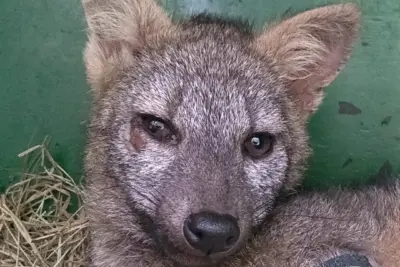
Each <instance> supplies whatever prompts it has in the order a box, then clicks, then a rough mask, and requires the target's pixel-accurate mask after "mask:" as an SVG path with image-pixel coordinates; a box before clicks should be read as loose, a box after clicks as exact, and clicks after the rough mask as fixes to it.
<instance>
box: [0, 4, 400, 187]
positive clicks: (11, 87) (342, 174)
mask: <svg viewBox="0 0 400 267" xmlns="http://www.w3.org/2000/svg"><path fill="white" fill-rule="evenodd" d="M338 2H339V1H330V3H338ZM326 3H328V2H326V1H316V0H315V1H312V0H279V1H275V0H219V1H217V0H165V1H164V4H165V7H166V9H167V10H169V11H170V12H173V13H174V14H175V16H178V17H179V16H181V15H183V14H188V13H193V12H200V11H205V10H208V11H211V12H215V13H219V14H223V15H230V16H239V17H243V18H247V19H249V20H251V21H253V22H254V23H255V25H256V26H258V27H260V26H261V25H262V24H263V22H265V21H266V20H268V19H270V18H274V17H276V16H277V15H279V14H283V13H285V12H287V11H291V12H294V11H296V10H302V9H305V8H311V7H314V6H319V5H321V4H326ZM359 3H360V5H361V7H362V11H363V14H364V18H363V20H364V26H363V34H362V38H361V40H360V42H359V44H358V46H357V47H356V49H355V53H354V56H353V58H352V60H351V61H350V63H349V64H348V65H347V68H346V69H345V70H344V72H342V74H341V75H340V76H339V77H338V79H337V80H336V81H335V82H334V83H333V84H332V85H331V86H330V87H329V88H328V91H327V92H328V94H327V97H326V100H325V102H324V103H323V105H322V106H321V108H320V110H319V112H318V113H317V114H316V115H315V116H314V117H313V119H312V121H311V123H310V126H309V128H310V132H311V144H312V146H313V148H314V151H315V152H314V156H313V157H312V159H311V160H310V169H309V172H308V175H307V180H306V185H307V186H308V187H310V186H311V187H319V188H321V187H327V186H330V185H333V184H339V183H341V184H352V183H362V182H365V181H367V180H368V179H369V178H370V177H371V176H373V175H375V174H376V173H381V174H384V173H390V172H398V171H399V169H400V168H399V167H400V153H399V152H400V104H399V103H400V88H399V84H400V75H399V73H400V1H399V0H386V1H381V0H362V1H361V0H360V1H359ZM84 28H85V23H84V19H83V13H82V9H81V6H80V2H79V0H69V1H61V0H37V1H26V0H2V1H0V177H1V178H0V190H1V189H4V188H5V187H6V186H7V185H8V184H9V183H10V182H11V181H12V178H13V176H14V174H15V173H16V172H18V171H20V169H21V160H19V159H18V158H17V157H16V155H17V154H18V153H19V152H21V151H23V150H24V149H26V148H28V147H29V146H30V145H32V144H36V143H38V142H40V141H42V140H43V138H44V136H45V135H50V136H52V140H53V142H52V144H53V146H52V151H53V153H54V155H55V156H56V159H57V160H58V161H59V162H60V163H61V164H62V165H63V166H64V167H65V168H66V169H67V171H69V172H70V173H71V174H72V175H73V176H75V177H79V176H80V175H81V159H82V151H83V145H84V137H85V136H84V134H85V121H86V119H87V116H88V109H89V100H90V96H89V93H88V87H87V85H86V82H85V76H84V68H83V64H82V56H81V55H82V48H83V45H84V41H85V34H84ZM340 110H341V111H342V112H339V111H340Z"/></svg>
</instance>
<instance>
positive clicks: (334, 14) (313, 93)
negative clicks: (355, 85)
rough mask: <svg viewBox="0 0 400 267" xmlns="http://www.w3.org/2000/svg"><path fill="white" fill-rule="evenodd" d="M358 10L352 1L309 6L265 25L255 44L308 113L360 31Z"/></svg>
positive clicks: (338, 68)
mask: <svg viewBox="0 0 400 267" xmlns="http://www.w3.org/2000/svg"><path fill="white" fill-rule="evenodd" d="M359 24H360V11H359V9H358V8H357V7H356V6H355V5H353V4H341V5H331V6H325V7H321V8H316V9H312V10H310V11H306V12H303V13H300V14H298V15H296V16H294V17H291V18H289V19H286V20H284V21H282V22H280V23H278V24H275V25H272V26H270V27H269V28H268V29H266V30H265V31H264V32H263V33H262V34H260V36H258V38H257V39H256V40H255V42H254V48H255V49H256V50H257V51H258V52H259V53H260V54H261V55H263V56H265V57H266V58H267V59H268V60H270V61H272V65H273V67H274V68H275V70H276V72H277V73H278V74H279V76H280V79H281V80H282V82H283V83H284V84H285V85H286V87H287V88H288V89H289V91H290V95H291V96H292V97H293V99H294V100H295V101H296V102H297V103H298V104H299V105H298V106H299V108H300V109H301V111H302V112H304V113H306V114H308V113H311V112H313V111H315V110H316V108H317V107H318V105H319V104H320V102H321V100H322V97H323V91H322V90H321V89H322V88H325V87H327V86H328V85H329V84H330V83H331V82H332V81H333V80H334V79H335V78H336V76H337V75H338V73H339V72H340V70H341V69H342V68H343V66H344V65H345V63H346V62H347V60H348V58H349V56H350V53H351V50H352V47H353V44H354V42H355V40H356V39H357V37H358V34H359Z"/></svg>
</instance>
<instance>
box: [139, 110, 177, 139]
mask: <svg viewBox="0 0 400 267" xmlns="http://www.w3.org/2000/svg"><path fill="white" fill-rule="evenodd" d="M141 117H142V125H143V128H144V130H145V131H146V132H147V133H149V134H150V135H151V136H152V137H153V138H154V139H156V140H157V141H160V142H164V141H174V142H175V141H176V139H177V138H176V134H174V131H173V129H172V127H171V126H170V123H169V122H166V121H164V120H163V119H160V118H158V117H155V116H153V115H142V116H141Z"/></svg>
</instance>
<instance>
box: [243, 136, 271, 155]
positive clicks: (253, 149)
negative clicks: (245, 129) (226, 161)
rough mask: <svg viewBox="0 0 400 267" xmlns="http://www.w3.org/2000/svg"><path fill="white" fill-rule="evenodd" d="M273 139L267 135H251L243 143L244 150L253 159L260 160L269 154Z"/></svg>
mask: <svg viewBox="0 0 400 267" xmlns="http://www.w3.org/2000/svg"><path fill="white" fill-rule="evenodd" d="M273 141H274V138H273V136H272V135H271V134H269V133H263V132H261V133H253V134H252V135H250V136H249V137H247V139H246V141H245V142H244V150H245V151H246V152H247V154H248V155H249V156H250V157H252V158H254V159H259V158H262V157H264V156H266V155H268V154H269V152H271V150H272V147H273Z"/></svg>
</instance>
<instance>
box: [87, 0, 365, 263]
mask: <svg viewBox="0 0 400 267" xmlns="http://www.w3.org/2000/svg"><path fill="white" fill-rule="evenodd" d="M83 5H84V9H85V14H86V18H87V22H88V42H87V46H86V50H85V54H84V57H85V64H86V70H87V75H88V80H89V83H90V85H91V88H92V91H93V97H94V102H93V116H92V120H91V125H90V128H89V140H88V147H87V155H86V162H85V166H86V175H87V181H88V185H87V199H88V201H87V202H88V212H89V216H90V218H91V221H92V226H91V227H92V230H93V233H96V231H97V227H99V228H102V232H101V233H100V232H99V233H98V234H97V235H96V234H93V236H92V246H93V247H94V248H93V249H94V250H95V247H96V246H98V247H100V246H103V245H104V244H107V242H109V244H110V245H108V246H106V245H104V246H105V247H108V248H107V249H109V250H112V249H113V247H114V246H118V245H115V244H124V248H123V249H122V250H121V249H120V250H118V252H115V253H120V254H121V255H125V256H126V257H128V256H129V255H135V254H137V253H138V244H140V247H141V248H143V249H147V250H154V251H161V253H162V254H163V255H164V256H165V257H166V258H168V259H171V260H172V261H173V262H175V264H182V265H185V266H200V265H209V264H212V263H215V262H218V261H220V260H222V259H224V258H226V257H227V256H229V255H231V254H232V253H234V252H235V251H237V250H239V249H240V248H241V247H242V245H243V244H245V243H246V241H247V240H248V238H249V236H250V234H251V233H252V230H253V229H255V228H256V227H257V226H259V224H260V223H262V221H263V220H264V219H265V217H266V216H267V215H268V213H269V211H270V209H271V208H272V205H273V203H274V200H275V198H276V197H277V195H278V194H279V193H280V192H282V190H290V189H293V188H294V187H295V186H296V185H297V184H298V183H299V181H300V180H301V177H302V173H303V171H304V169H305V164H306V160H307V158H308V156H309V154H310V149H309V147H308V144H307V139H308V137H307V131H306V127H307V121H308V119H309V117H310V115H311V114H312V113H313V112H314V111H315V110H316V109H317V107H318V105H319V104H320V102H321V100H322V98H323V94H324V93H323V89H324V88H325V87H327V86H328V85H329V84H330V83H331V82H332V81H333V80H334V79H335V78H336V76H337V74H338V73H339V71H340V70H341V68H342V67H343V66H344V64H345V63H346V61H347V59H348V57H349V55H350V52H351V48H352V46H353V43H354V41H355V40H356V37H357V35H358V24H359V11H358V9H357V8H356V7H355V6H354V5H352V4H343V5H334V6H326V7H321V8H317V9H313V10H310V11H306V12H303V13H300V14H298V15H295V16H293V17H289V18H287V19H285V20H283V21H281V22H277V23H273V24H270V25H268V26H267V27H266V28H265V30H263V31H260V32H256V31H253V30H252V29H251V27H250V26H248V25H246V24H245V23H241V22H239V21H229V20H223V19H220V18H216V17H213V16H210V15H204V14H203V15H197V16H194V17H192V18H190V19H187V20H183V21H179V22H174V21H172V20H171V19H170V17H169V16H168V15H167V14H166V13H165V12H164V11H163V10H162V9H161V8H160V7H159V6H158V5H157V3H155V2H154V1H152V0H109V1H106V0H84V1H83ZM107 231H110V232H113V235H107ZM99 239H101V241H100V240H99ZM111 241H114V243H112V242H111ZM101 244H103V245H101ZM112 244H114V245H112ZM95 254H96V253H93V255H94V256H93V257H94V258H96V257H97V258H101V257H102V256H101V255H100V254H99V255H95ZM139 254H140V253H139ZM103 260H105V259H103ZM110 266H111V265H110ZM118 266H122V265H118ZM133 266H140V265H133Z"/></svg>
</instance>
